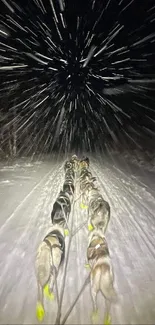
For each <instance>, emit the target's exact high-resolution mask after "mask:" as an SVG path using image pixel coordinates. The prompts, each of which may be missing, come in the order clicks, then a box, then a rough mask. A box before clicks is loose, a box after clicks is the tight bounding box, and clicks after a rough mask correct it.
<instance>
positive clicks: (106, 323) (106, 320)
mask: <svg viewBox="0 0 155 325" xmlns="http://www.w3.org/2000/svg"><path fill="white" fill-rule="evenodd" d="M103 324H104V325H111V316H110V315H109V314H107V315H106V316H105V318H104V322H103Z"/></svg>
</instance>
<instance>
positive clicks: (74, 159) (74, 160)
mask: <svg viewBox="0 0 155 325" xmlns="http://www.w3.org/2000/svg"><path fill="white" fill-rule="evenodd" d="M70 161H71V163H72V164H73V167H74V170H75V171H76V172H77V171H78V169H79V160H78V157H77V156H76V155H73V156H72V157H71V160H70Z"/></svg>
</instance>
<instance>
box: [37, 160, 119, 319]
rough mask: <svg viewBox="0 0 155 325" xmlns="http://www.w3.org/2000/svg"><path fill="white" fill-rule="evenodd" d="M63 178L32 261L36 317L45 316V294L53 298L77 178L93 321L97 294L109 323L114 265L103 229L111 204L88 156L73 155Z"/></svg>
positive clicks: (112, 296)
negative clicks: (85, 229) (85, 231)
mask: <svg viewBox="0 0 155 325" xmlns="http://www.w3.org/2000/svg"><path fill="white" fill-rule="evenodd" d="M64 171H65V178H64V183H63V186H62V190H61V191H60V193H59V195H58V197H57V198H56V201H55V202H54V204H53V208H52V212H51V222H52V226H51V229H50V231H49V233H48V234H47V235H46V237H45V238H44V239H43V241H42V242H41V244H40V245H39V247H38V250H37V254H36V261H35V272H36V279H37V287H38V295H37V306H36V317H37V319H38V321H40V322H42V320H43V319H44V316H45V309H44V297H45V296H46V297H48V298H49V299H51V300H52V299H53V298H54V294H53V288H54V285H55V283H56V278H57V275H58V272H59V269H60V266H61V264H62V263H63V262H64V260H65V236H67V235H69V227H68V224H69V216H70V213H71V207H72V203H73V200H74V192H75V187H76V180H77V179H78V180H79V185H80V197H81V204H80V207H81V209H87V215H88V231H89V234H88V247H87V261H88V264H87V266H88V267H89V268H90V286H91V296H92V302H93V312H92V323H96V322H97V319H98V308H97V293H98V292H99V291H101V293H102V294H103V296H104V297H105V316H104V324H111V317H110V308H111V303H112V301H113V300H114V299H115V298H116V296H117V295H116V292H115V289H114V274H113V267H112V263H111V259H110V255H109V249H108V245H107V241H106V239H105V232H106V230H107V226H108V223H109V220H110V206H109V203H108V202H106V201H105V200H104V199H103V197H102V195H101V194H100V191H99V189H98V187H97V186H95V182H96V178H95V177H93V175H92V173H91V172H90V170H89V158H87V157H86V158H83V159H81V160H79V159H78V157H77V156H76V155H73V156H72V157H71V159H70V160H69V161H66V162H65V165H64Z"/></svg>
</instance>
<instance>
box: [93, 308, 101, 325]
mask: <svg viewBox="0 0 155 325" xmlns="http://www.w3.org/2000/svg"><path fill="white" fill-rule="evenodd" d="M98 320H99V313H98V310H96V311H93V312H92V315H91V321H92V324H98Z"/></svg>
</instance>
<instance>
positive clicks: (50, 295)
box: [44, 284, 54, 300]
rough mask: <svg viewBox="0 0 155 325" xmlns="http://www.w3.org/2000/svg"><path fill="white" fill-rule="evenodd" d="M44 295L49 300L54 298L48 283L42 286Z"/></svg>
mask: <svg viewBox="0 0 155 325" xmlns="http://www.w3.org/2000/svg"><path fill="white" fill-rule="evenodd" d="M44 295H45V296H46V297H47V298H48V299H49V300H54V293H53V292H51V291H50V288H49V284H46V285H45V287H44Z"/></svg>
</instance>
